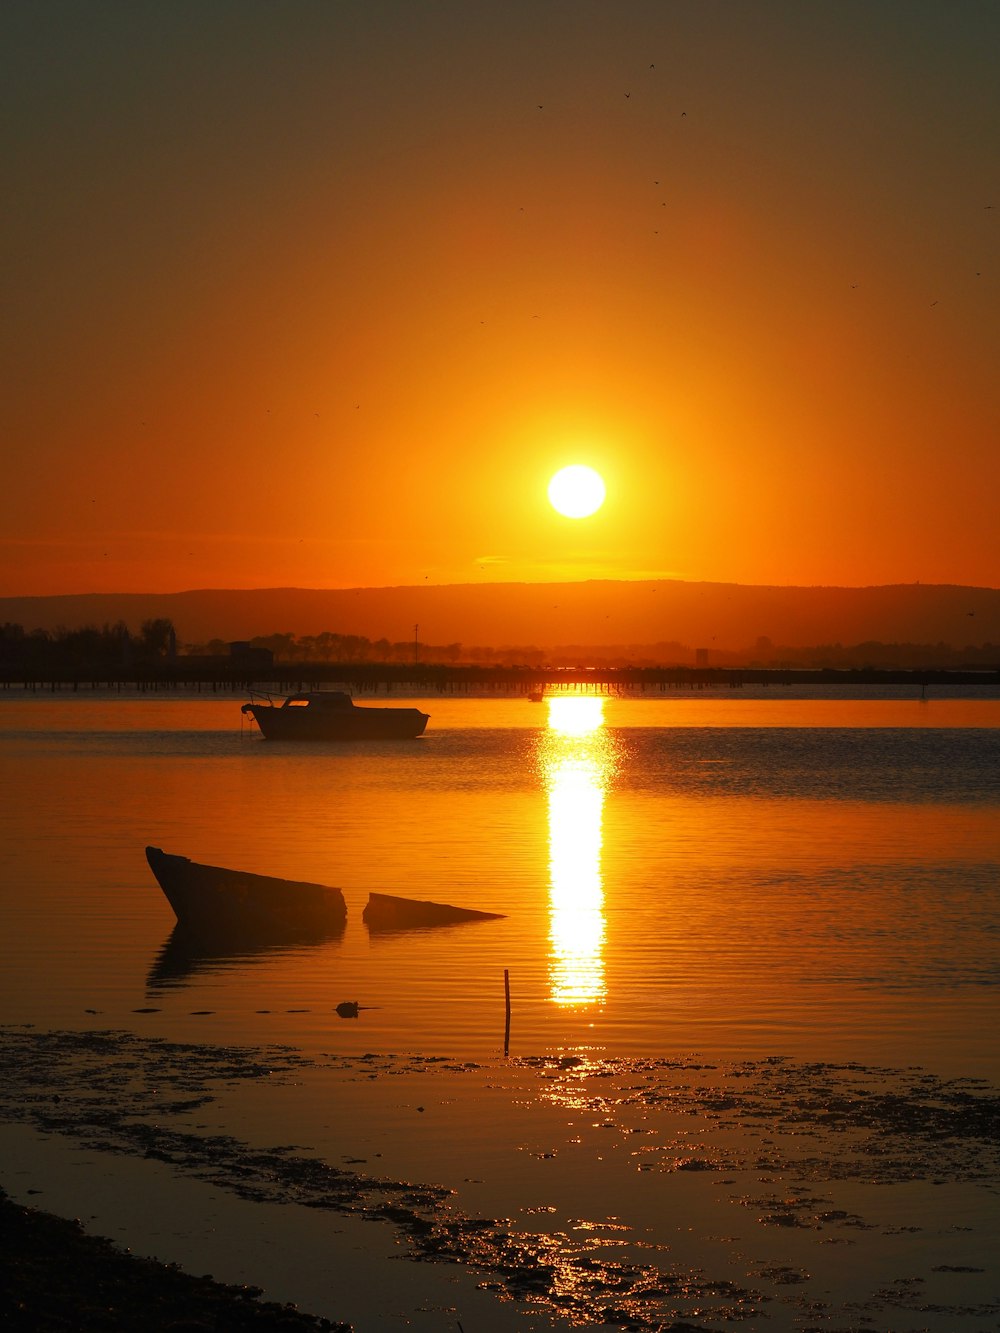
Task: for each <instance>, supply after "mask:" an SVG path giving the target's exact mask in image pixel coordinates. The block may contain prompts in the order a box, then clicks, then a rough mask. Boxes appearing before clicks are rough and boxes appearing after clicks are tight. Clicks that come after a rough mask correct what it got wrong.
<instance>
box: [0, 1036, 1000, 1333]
mask: <svg viewBox="0 0 1000 1333" xmlns="http://www.w3.org/2000/svg"><path fill="white" fill-rule="evenodd" d="M311 1077H325V1078H333V1079H335V1080H338V1081H339V1082H338V1083H337V1084H336V1086H338V1087H340V1088H341V1089H344V1090H346V1089H347V1088H348V1087H351V1088H355V1089H357V1088H359V1087H365V1088H370V1093H366V1094H365V1095H366V1096H370V1097H371V1099H372V1101H371V1105H372V1106H373V1107H374V1106H375V1105H376V1104H377V1103H378V1102H381V1103H382V1104H384V1103H385V1102H387V1101H389V1100H391V1099H392V1098H393V1097H399V1096H400V1087H401V1085H403V1084H405V1082H406V1080H407V1078H408V1077H413V1078H416V1079H419V1080H420V1086H421V1087H422V1088H424V1089H426V1088H428V1087H430V1086H433V1087H436V1088H438V1089H439V1101H438V1102H437V1104H435V1105H434V1107H433V1108H432V1107H431V1106H430V1105H428V1108H427V1109H428V1110H431V1109H433V1110H434V1111H435V1112H436V1113H437V1114H438V1115H439V1116H440V1117H445V1116H446V1115H447V1114H448V1103H449V1099H451V1100H453V1101H457V1099H456V1098H454V1096H453V1094H454V1093H455V1092H456V1090H458V1089H460V1087H461V1085H462V1084H463V1083H466V1084H468V1085H469V1086H468V1088H467V1089H466V1092H467V1094H469V1095H471V1096H472V1097H473V1098H476V1097H481V1096H482V1095H483V1094H484V1093H485V1092H489V1093H490V1094H491V1095H492V1096H495V1097H497V1098H498V1099H500V1100H499V1101H498V1102H497V1104H498V1105H504V1106H509V1107H510V1108H512V1110H513V1111H517V1110H518V1109H519V1108H520V1109H525V1110H526V1118H522V1119H517V1118H516V1117H510V1118H509V1120H508V1123H506V1124H504V1125H501V1124H499V1123H498V1125H497V1129H496V1134H497V1136H498V1137H500V1136H502V1135H503V1134H508V1135H509V1136H510V1143H509V1145H507V1144H504V1145H501V1146H502V1147H503V1148H506V1147H508V1146H509V1149H510V1155H509V1158H503V1157H502V1156H497V1158H496V1160H497V1161H502V1162H503V1163H504V1166H503V1167H502V1173H503V1176H504V1179H503V1181H502V1182H501V1183H502V1185H503V1186H504V1187H505V1188H506V1191H507V1194H506V1204H507V1205H508V1207H507V1209H506V1212H504V1211H501V1210H500V1209H499V1208H498V1209H496V1210H493V1209H491V1210H490V1211H487V1210H486V1209H485V1208H482V1209H480V1208H477V1206H476V1202H475V1201H476V1200H477V1199H479V1201H480V1202H481V1201H482V1200H483V1199H484V1198H486V1197H487V1196H486V1195H485V1194H480V1195H477V1194H476V1186H475V1184H470V1183H467V1182H469V1179H470V1174H471V1173H469V1172H468V1166H469V1163H474V1161H475V1156H476V1152H475V1148H474V1147H470V1146H469V1145H468V1144H467V1143H465V1144H463V1128H466V1129H467V1127H468V1121H467V1120H466V1121H463V1120H462V1119H461V1112H460V1108H459V1107H458V1106H457V1105H456V1106H455V1107H454V1108H453V1112H452V1113H453V1117H454V1118H453V1121H452V1125H451V1132H452V1133H453V1136H454V1144H455V1156H456V1165H455V1168H454V1172H453V1173H452V1176H451V1177H450V1178H448V1179H447V1180H446V1181H445V1183H427V1181H426V1180H416V1179H411V1178H409V1176H408V1173H406V1172H404V1171H401V1170H400V1169H399V1167H400V1164H401V1163H402V1162H403V1161H405V1157H406V1153H405V1151H404V1149H405V1146H406V1145H399V1144H397V1145H396V1150H395V1151H394V1154H393V1157H394V1159H395V1168H394V1169H392V1170H387V1172H386V1174H384V1175H376V1174H372V1173H370V1172H369V1171H367V1170H363V1169H360V1166H361V1163H360V1162H358V1163H356V1164H355V1165H350V1164H339V1165H334V1164H333V1161H332V1160H330V1158H331V1155H332V1154H331V1150H330V1145H329V1144H327V1145H320V1144H314V1143H308V1144H306V1145H305V1146H304V1145H303V1144H301V1143H273V1142H270V1143H266V1144H265V1143H262V1142H260V1141H257V1142H251V1141H250V1139H251V1138H253V1137H254V1135H249V1136H247V1135H242V1136H241V1134H240V1133H236V1132H233V1133H220V1132H210V1129H211V1127H210V1126H209V1125H208V1123H207V1119H206V1117H207V1116H208V1115H209V1108H211V1107H213V1105H214V1107H215V1109H218V1107H219V1105H220V1104H221V1103H223V1102H224V1101H227V1100H228V1101H230V1102H231V1101H232V1100H233V1098H234V1097H236V1096H238V1095H246V1094H248V1093H249V1091H250V1090H251V1089H252V1088H254V1087H261V1086H263V1085H267V1086H268V1087H269V1088H274V1089H276V1090H277V1091H276V1094H275V1095H278V1096H285V1095H286V1093H287V1095H288V1096H289V1097H294V1096H295V1095H296V1092H297V1090H298V1089H299V1088H300V1087H301V1085H302V1084H303V1082H304V1081H306V1080H308V1079H309V1078H311ZM435 1095H437V1094H435ZM424 1109H425V1108H424V1106H423V1105H420V1106H417V1107H416V1108H415V1110H416V1111H417V1112H419V1113H421V1114H420V1115H419V1116H418V1117H416V1118H417V1119H419V1120H420V1121H421V1122H423V1121H426V1120H427V1119H428V1116H425V1115H423V1114H422V1113H423V1112H424ZM0 1119H2V1120H4V1121H6V1122H9V1123H15V1124H22V1125H27V1126H29V1127H31V1128H33V1129H35V1130H37V1131H39V1132H42V1133H47V1134H55V1135H59V1136H60V1137H61V1138H64V1139H67V1140H71V1141H72V1142H74V1143H76V1144H78V1145H80V1146H82V1147H84V1148H86V1149H89V1150H92V1151H97V1152H108V1153H115V1154H122V1155H127V1156H131V1157H137V1158H146V1159H151V1160H153V1161H155V1162H158V1163H162V1164H164V1165H166V1166H167V1167H168V1168H169V1169H170V1170H171V1171H172V1172H174V1173H177V1174H178V1175H180V1176H185V1177H188V1178H192V1179H196V1180H201V1181H205V1182H209V1183H211V1184H212V1185H214V1186H215V1187H217V1188H220V1189H223V1190H226V1191H229V1192H231V1193H232V1194H233V1195H235V1196H238V1197H239V1198H241V1199H244V1200H248V1201H251V1202H256V1203H261V1204H274V1203H278V1204H297V1205H300V1206H302V1207H305V1208H309V1209H315V1210H320V1211H323V1210H325V1211H327V1212H329V1213H333V1214H341V1215H352V1216H354V1217H357V1218H360V1219H362V1220H365V1221H369V1222H372V1223H376V1224H380V1226H381V1227H382V1228H390V1229H391V1230H392V1231H393V1234H394V1235H396V1236H397V1238H398V1253H397V1257H398V1258H400V1259H403V1260H408V1261H410V1262H414V1263H433V1264H444V1265H447V1264H450V1265H457V1266H461V1267H462V1268H463V1269H464V1270H465V1271H466V1272H468V1273H471V1274H473V1275H474V1277H475V1279H476V1281H477V1284H478V1286H479V1288H480V1290H481V1291H484V1292H488V1293H490V1294H491V1295H492V1296H493V1297H495V1298H496V1300H497V1301H499V1302H502V1303H505V1304H507V1305H508V1306H516V1307H518V1308H520V1309H522V1310H525V1311H532V1312H534V1313H535V1314H537V1315H538V1316H539V1317H540V1318H544V1319H547V1320H553V1321H556V1322H557V1324H558V1326H560V1327H565V1326H567V1325H570V1326H576V1327H596V1326H604V1327H610V1328H615V1327H617V1328H621V1329H628V1330H637V1331H640V1330H641V1331H643V1333H645V1331H649V1333H653V1330H656V1331H657V1333H666V1331H668V1330H673V1331H674V1333H680V1331H681V1330H685V1329H688V1330H698V1331H699V1333H708V1331H709V1330H718V1329H723V1328H729V1327H735V1326H738V1325H741V1326H742V1327H744V1328H746V1327H748V1326H749V1327H757V1326H758V1325H757V1321H763V1322H762V1323H761V1326H762V1327H763V1326H765V1325H766V1327H767V1328H768V1329H769V1330H773V1333H784V1330H786V1329H788V1330H791V1329H795V1330H817V1331H824V1333H834V1330H836V1331H837V1333H843V1331H844V1330H860V1329H865V1330H866V1333H883V1330H884V1331H885V1333H889V1330H893V1331H894V1333H898V1330H901V1329H905V1330H910V1329H913V1330H918V1329H919V1330H925V1329H927V1330H942V1331H946V1333H963V1331H964V1330H965V1329H969V1330H971V1329H973V1328H976V1329H981V1328H982V1327H983V1321H984V1320H990V1319H992V1320H994V1321H995V1320H996V1318H997V1316H998V1315H1000V1299H998V1296H997V1287H998V1277H1000V1270H998V1268H997V1265H996V1260H995V1252H996V1251H995V1245H994V1242H995V1239H996V1237H995V1228H994V1230H993V1231H989V1228H988V1225H987V1224H986V1223H985V1222H984V1219H988V1218H989V1215H990V1213H991V1212H992V1216H993V1219H994V1221H995V1219H996V1213H997V1208H996V1200H997V1197H998V1195H1000V1136H998V1134H997V1130H998V1128H1000V1094H998V1092H997V1090H996V1089H994V1088H992V1087H991V1086H989V1085H987V1084H985V1083H984V1082H983V1081H981V1080H976V1079H961V1078H959V1079H941V1078H938V1077H936V1076H934V1075H932V1074H928V1073H926V1072H924V1071H922V1070H920V1069H890V1068H873V1067H866V1066H862V1065H857V1064H844V1065H831V1064H806V1063H801V1062H795V1061H791V1060H787V1059H783V1058H774V1059H769V1060H761V1061H747V1062H730V1063H723V1062H712V1063H701V1062H699V1061H697V1060H695V1059H673V1060H671V1059H649V1060H643V1059H634V1058H633V1059H622V1060H612V1059H604V1058H596V1057H591V1056H584V1055H577V1054H567V1055H559V1056H541V1057H538V1058H535V1059H530V1058H529V1059H518V1060H511V1061H508V1062H504V1063H500V1062H497V1063H495V1064H493V1065H482V1064H476V1063H475V1062H465V1063H462V1062H459V1061H449V1060H442V1059H441V1058H440V1057H420V1056H391V1055H375V1054H368V1055H364V1056H321V1057H316V1058H312V1057H306V1056H304V1055H302V1054H301V1053H300V1052H298V1051H297V1050H295V1049H294V1048H291V1047H267V1048H231V1047H219V1046H205V1045H192V1044H184V1043H175V1042H169V1041H165V1040H159V1039H150V1038H146V1037H140V1036H136V1035H135V1034H131V1033H126V1032H106V1031H85V1032H39V1031H35V1030H33V1029H27V1028H5V1029H0ZM294 1120H295V1117H290V1122H292V1121H294ZM282 1123H284V1122H282ZM297 1123H298V1124H300V1125H301V1124H302V1120H301V1117H300V1118H299V1119H298V1120H297ZM444 1132H445V1135H446V1137H447V1132H448V1131H447V1130H446V1131H444ZM340 1146H341V1147H344V1146H346V1143H341V1144H340ZM497 1151H498V1152H499V1149H497ZM463 1154H464V1156H463ZM387 1157H388V1154H387ZM341 1160H342V1163H343V1159H341ZM508 1162H509V1163H510V1166H511V1169H510V1170H509V1171H508V1169H507V1163H508ZM518 1163H520V1165H518ZM463 1172H466V1174H465V1175H463ZM414 1174H415V1175H416V1174H424V1173H423V1172H420V1171H415V1172H414ZM426 1174H430V1173H429V1172H428V1173H426ZM463 1182H466V1183H463ZM499 1197H501V1196H500V1195H498V1194H494V1195H492V1196H490V1197H489V1202H490V1203H491V1204H492V1203H493V1202H495V1201H496V1199H497V1198H499ZM990 1254H992V1255H993V1256H994V1257H993V1258H992V1259H990V1260H987V1259H985V1258H984V1256H986V1255H990ZM512 1313H513V1310H512ZM512 1326H513V1324H512Z"/></svg>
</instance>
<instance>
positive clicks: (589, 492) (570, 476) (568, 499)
mask: <svg viewBox="0 0 1000 1333" xmlns="http://www.w3.org/2000/svg"><path fill="white" fill-rule="evenodd" d="M604 496H605V490H604V481H603V480H602V478H601V476H600V473H598V472H595V471H594V469H593V468H592V467H583V466H582V465H581V464H579V463H574V465H573V466H572V467H564V468H563V469H562V470H561V471H560V472H557V473H556V475H555V476H554V477H553V478H552V480H551V481H550V482H549V501H550V503H551V505H552V508H553V509H556V510H558V511H559V513H560V514H564V515H565V516H566V518H587V517H588V516H589V515H590V514H596V513H597V511H598V509H600V507H601V505H602V504H603V503H604Z"/></svg>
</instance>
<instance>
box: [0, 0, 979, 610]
mask: <svg viewBox="0 0 1000 1333" xmlns="http://www.w3.org/2000/svg"><path fill="white" fill-rule="evenodd" d="M0 25H2V30H0V65H2V68H0V98H2V99H3V101H4V103H5V105H4V108H3V109H4V112H5V117H4V118H5V122H6V123H7V124H8V125H13V126H14V127H15V129H14V144H13V149H14V151H13V156H12V165H11V167H10V168H9V169H8V172H7V175H6V178H5V195H6V201H7V208H6V209H5V219H4V221H3V223H2V224H0V225H2V226H3V230H4V253H5V255H6V256H7V258H8V264H7V268H8V275H7V281H6V284H5V286H6V294H5V297H4V301H3V305H2V308H3V312H4V313H3V322H4V357H3V370H2V374H3V376H4V381H5V383H4V386H3V392H2V394H0V430H2V438H3V444H4V488H3V496H4V498H3V523H2V525H0V595H6V596H14V595H19V594H35V593H56V592H84V591H172V590H179V589H184V588H192V587H255V586H284V585H297V586H303V587H348V586H357V585H372V586H376V585H391V584H401V583H422V582H424V581H425V580H426V581H428V582H431V583H451V582H475V581H476V580H488V581H490V582H495V581H498V580H529V581H549V580H553V579H579V578H592V577H602V578H617V577H621V578H639V577H674V578H680V579H692V580H710V581H713V580H718V581H736V582H740V583H769V584H819V583H823V584H848V585H849V584H871V583H895V582H914V581H917V580H919V581H921V582H928V583H930V582H949V583H968V584H980V585H990V586H997V585H1000V542H998V541H997V538H996V523H997V519H996V514H997V496H998V495H1000V447H998V445H1000V430H998V426H1000V395H998V392H997V389H996V386H995V380H996V366H997V365H998V364H1000V345H998V344H1000V338H998V311H1000V299H998V298H1000V281H998V278H1000V255H998V240H1000V231H998V228H1000V182H998V180H997V174H996V164H997V158H996V145H997V143H998V142H1000V84H998V81H997V79H996V77H995V54H996V51H997V50H998V49H1000V9H997V8H996V7H995V6H990V5H986V4H982V5H980V4H975V3H948V4H943V3H941V4H938V3H927V2H925V0H906V3H903V2H902V0H900V3H895V2H894V0H882V2H881V3H877V4H872V3H869V0H859V2H857V3H854V2H853V0H829V2H828V0H811V3H810V4H808V5H803V4H801V3H800V0H790V2H788V3H785V2H781V3H766V2H763V3H762V2H759V0H757V2H755V3H754V4H743V5H735V4H729V3H714V2H713V0H698V2H697V3H685V2H683V0H677V2H676V3H662V2H661V0H656V2H655V3H644V2H643V0H634V2H632V3H629V4H628V5H609V4H607V3H604V2H603V0H602V2H601V3H597V2H596V0H577V2H576V3H573V4H564V3H543V2H539V3H517V2H505V3H503V4H499V3H497V4H485V3H472V4H470V3H468V0H461V2H459V0H455V2H454V3H451V2H450V0H445V2H444V3H439V4H435V5H433V6H432V5H421V4H413V3H410V0H393V2H392V3H388V2H386V0H383V2H382V3H379V2H378V0H366V3H365V4H361V3H343V4H329V3H319V0H308V2H306V0H286V3H283V4H280V5H275V4H273V3H264V2H263V0H261V2H259V3H258V2H256V0H214V2H213V3H212V4H211V5H199V4H194V3H191V4H176V5H174V4H171V5H163V4H162V3H159V2H157V3H154V2H153V0H130V3H129V4H127V5H125V4H121V3H106V2H105V0H91V3H89V4H87V5H79V4H77V3H70V2H69V0H67V2H66V3H52V2H50V0H37V2H33V3H31V4H28V3H16V4H14V5H11V6H6V7H5V8H4V14H3V17H2V19H0ZM571 462H583V463H589V464H590V465H592V466H594V467H596V468H597V469H598V470H599V471H601V472H602V474H603V475H604V477H605V479H606V482H607V488H608V499H607V503H606V504H605V506H604V508H603V509H602V510H601V511H600V513H599V514H598V515H596V516H594V517H593V518H590V519H586V520H579V521H573V520H569V519H565V518H562V517H560V516H558V515H556V514H555V513H554V512H553V511H552V510H551V508H550V506H549V504H548V501H547V499H546V485H547V482H548V479H549V477H550V476H551V474H552V473H553V472H554V471H555V470H556V469H557V468H559V467H561V466H563V465H564V464H566V463H571Z"/></svg>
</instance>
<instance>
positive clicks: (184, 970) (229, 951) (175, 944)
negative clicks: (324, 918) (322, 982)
mask: <svg viewBox="0 0 1000 1333" xmlns="http://www.w3.org/2000/svg"><path fill="white" fill-rule="evenodd" d="M344 929H345V927H344V926H343V925H341V926H339V927H336V928H334V929H326V930H322V931H316V930H311V931H300V932H294V933H293V932H289V933H286V934H285V935H283V936H281V937H280V938H278V939H275V937H274V934H273V933H270V934H267V935H261V934H257V935H255V934H253V933H252V932H246V933H240V934H239V935H238V936H234V935H233V934H232V933H227V934H224V935H215V936H213V935H211V934H208V935H206V934H200V933H194V932H191V931H189V930H184V929H183V928H182V927H180V926H175V927H174V929H173V931H172V932H171V934H170V936H169V938H168V939H167V941H166V943H165V944H164V945H163V947H162V949H161V950H160V952H159V953H158V954H157V956H156V958H155V960H154V962H153V965H152V967H151V968H150V970H149V973H148V975H147V977H146V989H147V990H148V991H159V990H166V989H169V988H171V987H174V986H186V985H187V984H188V983H189V982H190V981H191V980H193V978H195V977H196V976H199V975H203V974H205V973H211V972H219V971H225V970H226V969H228V968H234V967H240V966H242V965H244V964H247V963H257V962H265V961H270V960H273V959H274V958H276V957H278V956H279V955H281V954H290V953H301V952H304V951H307V950H312V949H314V948H316V947H317V946H318V945H321V944H332V943H335V942H337V941H339V940H341V939H342V938H343V935H344Z"/></svg>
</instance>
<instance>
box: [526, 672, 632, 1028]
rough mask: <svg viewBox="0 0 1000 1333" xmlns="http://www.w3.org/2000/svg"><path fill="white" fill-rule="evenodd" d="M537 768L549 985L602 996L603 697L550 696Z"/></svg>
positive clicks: (558, 996)
mask: <svg viewBox="0 0 1000 1333" xmlns="http://www.w3.org/2000/svg"><path fill="white" fill-rule="evenodd" d="M547 702H548V710H549V711H548V725H547V727H546V729H545V732H544V735H543V738H542V742H541V754H540V758H541V767H542V773H543V776H544V780H545V787H546V792H547V796H548V818H549V943H550V961H549V989H550V997H551V999H552V1000H553V1002H554V1003H555V1004H561V1005H587V1004H595V1003H599V1002H600V1001H601V1000H603V999H604V996H605V981H604V933H605V922H604V886H603V881H602V874H601V841H602V829H601V824H602V814H603V808H604V796H605V791H606V789H607V784H608V779H609V776H610V774H611V771H612V769H613V766H614V754H613V745H612V741H611V738H610V736H609V735H608V733H607V731H605V729H604V700H603V699H602V698H600V697H598V696H591V695H569V696H566V697H559V696H555V697H552V698H549V699H548V701H547Z"/></svg>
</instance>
